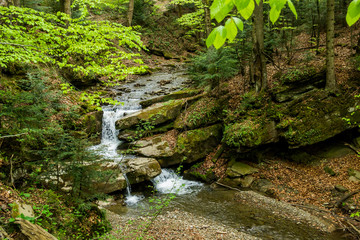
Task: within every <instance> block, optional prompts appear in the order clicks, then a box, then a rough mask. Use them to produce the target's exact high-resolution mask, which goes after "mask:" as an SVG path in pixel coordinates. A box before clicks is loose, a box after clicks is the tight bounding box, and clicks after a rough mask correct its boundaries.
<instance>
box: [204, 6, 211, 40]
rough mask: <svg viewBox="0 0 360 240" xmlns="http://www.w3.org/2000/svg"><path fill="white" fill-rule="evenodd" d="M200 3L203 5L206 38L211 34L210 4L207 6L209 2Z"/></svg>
mask: <svg viewBox="0 0 360 240" xmlns="http://www.w3.org/2000/svg"><path fill="white" fill-rule="evenodd" d="M202 3H203V5H204V13H205V16H204V20H205V33H206V37H207V36H209V34H210V32H211V18H210V4H209V0H202Z"/></svg>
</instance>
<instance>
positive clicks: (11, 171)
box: [10, 154, 15, 189]
mask: <svg viewBox="0 0 360 240" xmlns="http://www.w3.org/2000/svg"><path fill="white" fill-rule="evenodd" d="M13 157H14V154H13V155H11V157H10V179H11V185H12V186H13V187H14V189H15V185H14V176H13V164H12V158H13Z"/></svg>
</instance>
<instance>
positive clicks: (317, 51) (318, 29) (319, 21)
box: [316, 0, 321, 54]
mask: <svg viewBox="0 0 360 240" xmlns="http://www.w3.org/2000/svg"><path fill="white" fill-rule="evenodd" d="M316 11H317V36H316V54H319V53H320V51H319V47H320V24H321V15H320V2H319V0H316Z"/></svg>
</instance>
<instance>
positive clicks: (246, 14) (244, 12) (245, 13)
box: [236, 0, 255, 20]
mask: <svg viewBox="0 0 360 240" xmlns="http://www.w3.org/2000/svg"><path fill="white" fill-rule="evenodd" d="M243 1H247V3H248V4H247V6H246V7H244V8H242V9H239V7H238V6H236V7H237V8H238V11H239V13H240V15H241V16H242V17H243V18H244V19H245V20H247V19H249V18H250V17H251V15H252V14H253V12H254V9H255V2H254V0H250V1H248V0H243Z"/></svg>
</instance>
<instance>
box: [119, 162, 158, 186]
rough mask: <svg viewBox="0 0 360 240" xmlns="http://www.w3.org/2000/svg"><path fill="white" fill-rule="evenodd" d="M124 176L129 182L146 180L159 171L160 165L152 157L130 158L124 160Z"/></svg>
mask: <svg viewBox="0 0 360 240" xmlns="http://www.w3.org/2000/svg"><path fill="white" fill-rule="evenodd" d="M125 164H126V166H127V169H126V176H127V178H128V179H129V181H130V183H131V184H134V183H140V182H143V181H146V180H147V181H148V180H150V179H152V178H154V177H156V176H157V175H159V174H160V173H161V167H160V164H159V162H158V161H156V159H154V158H131V159H128V160H127V161H126V163H125Z"/></svg>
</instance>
